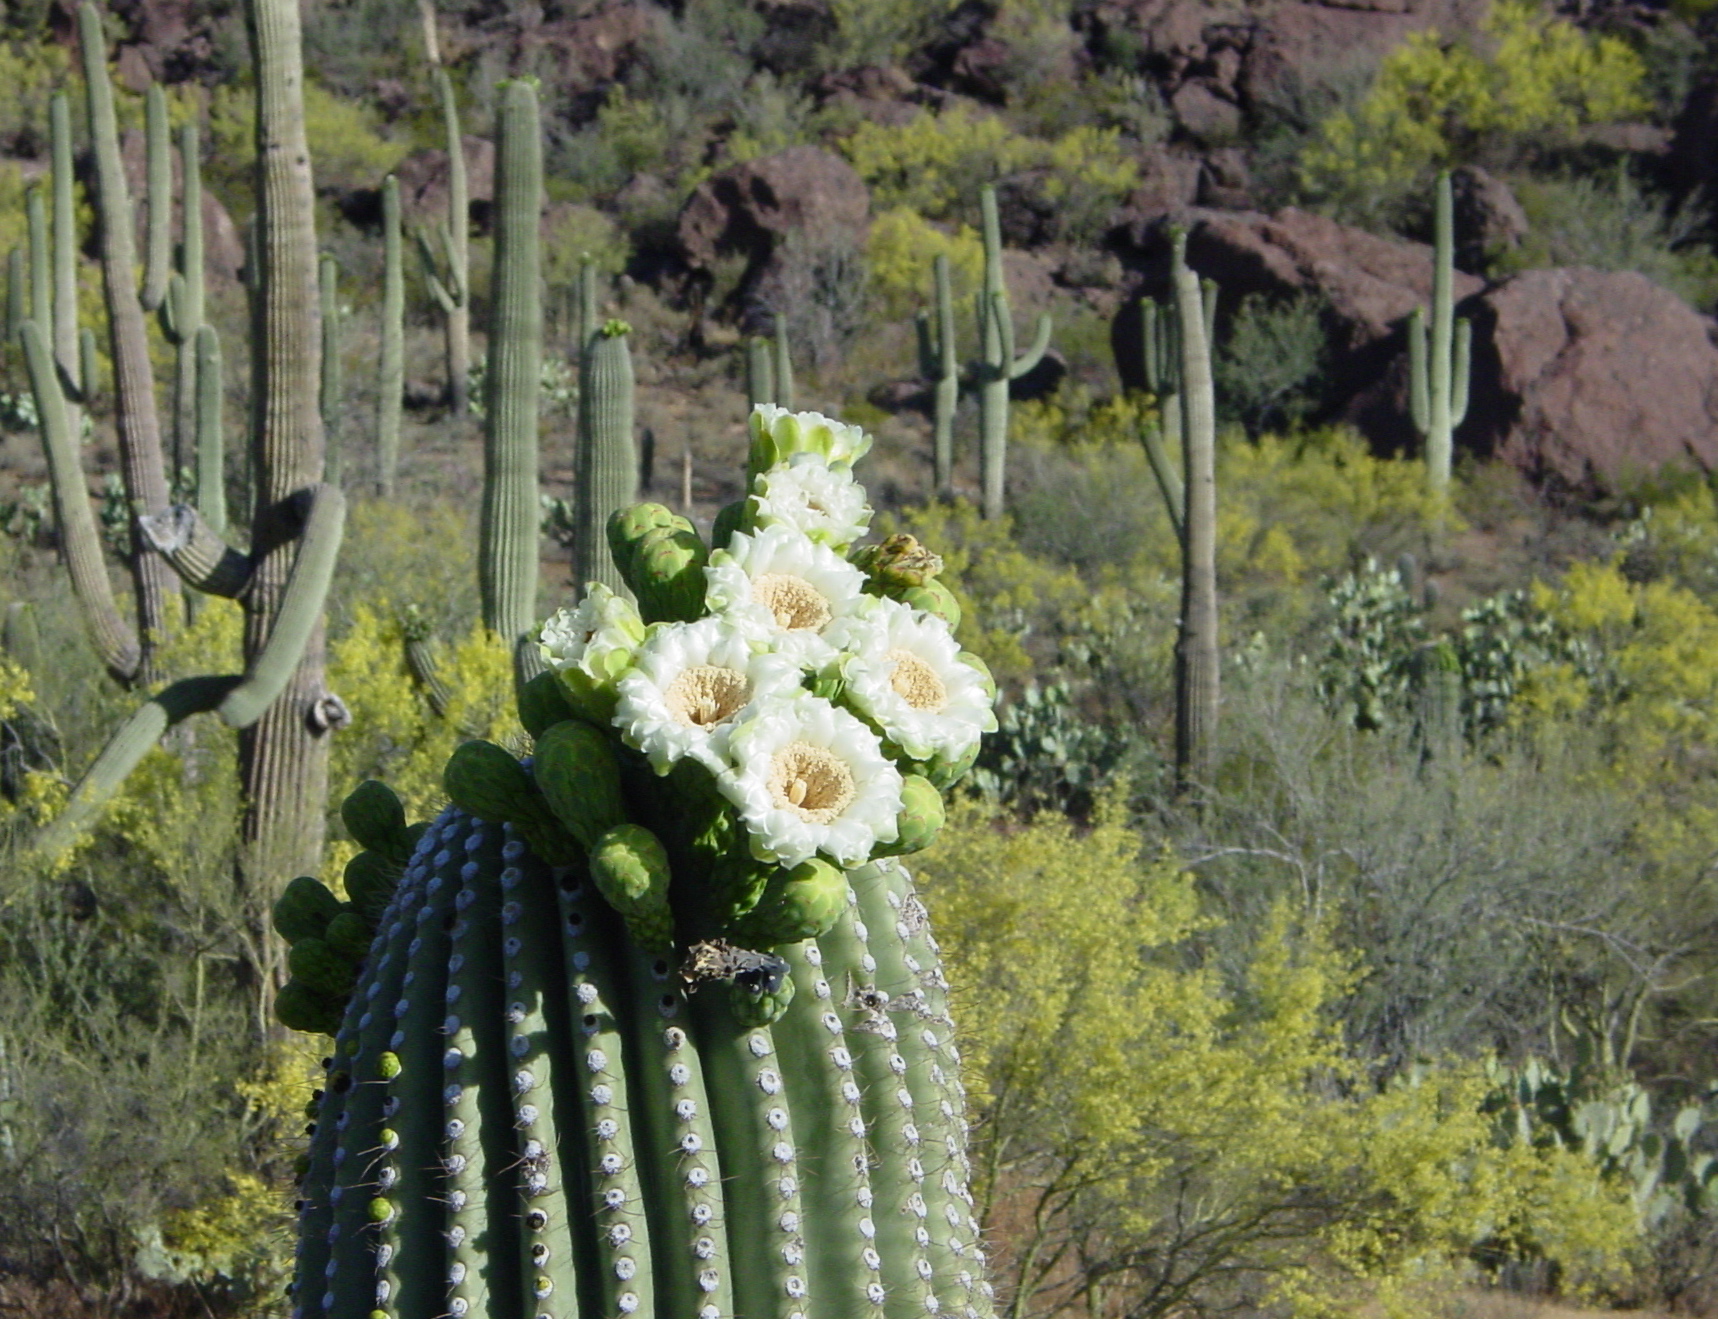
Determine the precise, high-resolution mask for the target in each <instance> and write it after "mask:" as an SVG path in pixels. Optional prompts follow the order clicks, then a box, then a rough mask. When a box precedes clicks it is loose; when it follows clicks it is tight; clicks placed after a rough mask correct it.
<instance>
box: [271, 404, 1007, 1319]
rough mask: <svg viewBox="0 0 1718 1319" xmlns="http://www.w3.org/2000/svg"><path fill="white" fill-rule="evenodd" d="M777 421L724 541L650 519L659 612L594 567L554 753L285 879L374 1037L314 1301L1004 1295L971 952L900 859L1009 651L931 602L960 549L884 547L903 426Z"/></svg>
mask: <svg viewBox="0 0 1718 1319" xmlns="http://www.w3.org/2000/svg"><path fill="white" fill-rule="evenodd" d="M752 431H753V446H752V463H751V471H752V477H753V482H752V493H751V496H750V497H749V498H748V499H747V500H746V501H745V503H744V505H743V506H742V507H740V508H739V509H738V511H736V512H731V513H729V514H728V515H726V516H725V517H724V519H723V520H722V526H723V530H722V531H721V532H720V533H719V534H718V537H717V543H716V545H715V546H714V547H708V548H707V547H705V546H704V545H702V544H701V543H699V544H696V545H695V544H693V543H692V541H695V540H696V539H697V535H696V532H695V531H693V530H692V529H691V527H690V524H687V523H685V522H684V521H683V520H682V519H677V518H675V517H673V515H671V514H669V513H667V511H666V510H661V509H654V508H650V507H647V506H641V507H639V508H634V509H630V510H625V511H623V512H621V513H617V514H616V515H615V516H614V518H613V519H612V520H611V523H610V526H609V537H610V545H611V547H612V548H613V550H614V558H615V561H616V563H617V564H619V565H620V566H621V568H622V571H623V574H624V575H625V577H626V582H627V586H628V587H629V589H630V590H631V591H632V592H633V593H635V594H636V595H637V597H638V599H639V600H640V601H641V602H642V603H643V605H644V613H643V614H642V615H641V613H640V611H639V608H638V607H636V606H634V605H633V604H632V603H631V601H630V600H628V599H626V598H624V597H622V596H620V595H617V594H616V593H614V592H612V591H610V590H608V589H607V588H605V587H602V586H600V585H594V584H593V585H592V586H591V587H590V588H589V589H588V591H587V594H586V596H585V598H584V600H583V601H582V602H581V603H580V604H579V606H578V608H577V609H574V610H570V611H563V612H562V613H560V614H557V615H556V616H555V617H554V618H551V619H550V620H549V621H548V622H547V623H546V624H544V625H543V627H542V630H541V647H542V652H543V656H544V659H545V661H546V663H547V664H548V666H549V668H550V670H551V671H550V672H549V673H545V674H542V675H539V677H538V678H536V679H535V680H533V681H532V682H531V683H530V684H528V685H527V686H526V687H525V689H524V690H523V691H522V692H521V700H520V706H521V717H522V719H523V721H524V723H525V724H526V727H527V729H528V730H529V732H530V733H531V735H532V737H533V738H534V742H535V746H534V749H533V751H534V753H533V755H531V756H530V757H527V758H525V759H524V760H520V759H517V758H515V757H514V756H513V755H512V754H510V753H509V752H507V751H505V750H503V749H502V748H499V747H495V746H492V745H489V744H486V743H467V744H466V745H465V746H464V747H462V748H461V749H460V750H459V751H458V752H456V753H455V755H454V756H453V758H452V759H451V761H450V763H449V765H448V771H447V775H446V780H445V786H446V788H447V791H448V795H449V796H450V798H451V799H452V802H453V804H452V805H451V806H450V807H449V808H448V809H447V810H445V811H443V812H442V814H441V815H440V816H439V817H438V818H437V819H436V820H435V821H434V822H432V823H430V824H429V825H428V826H427V827H422V826H419V827H418V828H420V829H421V833H418V834H414V833H413V832H412V831H411V830H409V829H408V828H407V827H406V825H405V823H404V816H403V814H402V813H400V812H399V810H398V808H397V804H394V803H393V802H392V801H391V799H389V798H388V797H387V796H386V794H385V790H383V789H381V788H380V785H377V784H366V785H364V786H363V787H362V788H361V789H360V790H359V792H358V793H356V794H354V796H353V798H352V799H350V801H349V802H348V805H347V808H346V811H345V815H346V819H347V823H348V827H349V828H350V829H351V831H352V833H353V834H354V836H355V837H357V838H358V840H359V841H360V842H361V843H363V844H364V845H365V848H366V851H365V852H364V853H362V854H361V855H360V857H359V859H358V860H357V861H354V863H353V869H350V870H349V871H348V876H347V883H348V889H349V891H352V892H353V901H352V902H351V903H349V904H346V905H345V906H343V905H342V904H341V903H340V902H339V901H337V900H336V898H335V896H334V895H333V894H332V893H329V892H328V891H327V890H326V889H322V888H321V887H320V886H319V885H315V883H314V881H308V880H300V881H296V882H295V885H294V886H293V887H292V888H289V889H288V891H287V894H286V896H285V897H284V898H283V899H282V904H281V909H280V911H279V912H278V914H277V923H278V924H279V927H280V929H281V932H282V933H283V934H284V935H285V936H286V937H287V938H289V939H291V940H293V941H294V943H293V968H294V971H295V975H296V974H297V973H298V972H299V970H300V964H301V963H302V969H303V977H302V979H295V980H294V982H293V984H292V985H289V986H288V988H287V991H286V992H283V994H282V1002H283V1005H284V1006H283V1009H282V1014H283V1016H284V1017H287V1018H288V1022H289V1024H292V1025H296V1026H299V1027H300V1028H302V1029H313V1030H314V1029H323V1030H327V1031H329V1032H330V1033H333V1034H334V1035H335V1042H334V1047H333V1050H332V1056H331V1057H330V1058H329V1060H328V1063H327V1079H326V1082H325V1086H324V1088H323V1090H322V1091H321V1092H320V1094H319V1097H318V1101H317V1104H316V1106H315V1113H314V1116H315V1123H314V1128H313V1136H312V1140H311V1144H310V1149H309V1153H308V1156H307V1158H306V1160H305V1164H304V1172H303V1180H302V1189H301V1200H300V1220H299V1222H300V1225H299V1239H298V1259H297V1268H296V1275H295V1283H294V1288H293V1312H294V1314H295V1315H298V1316H304V1317H305V1319H308V1317H309V1316H321V1315H339V1316H344V1315H353V1316H359V1317H361V1319H364V1317H368V1319H378V1317H383V1316H397V1319H440V1317H441V1316H455V1317H459V1316H468V1315H485V1316H503V1315H505V1316H509V1317H510V1319H512V1317H515V1316H523V1317H524V1319H548V1317H551V1316H552V1317H554V1319H561V1317H562V1316H577V1317H578V1319H628V1317H629V1316H641V1317H643V1316H649V1317H650V1319H729V1317H730V1316H739V1317H741V1319H919V1317H921V1316H926V1315H939V1314H954V1315H959V1316H972V1317H973V1319H981V1317H985V1316H989V1315H990V1314H991V1313H992V1312H993V1308H994V1307H993V1304H992V1301H991V1296H990V1288H989V1285H988V1283H987V1282H986V1281H985V1276H984V1261H983V1257H982V1254H981V1251H980V1249H979V1243H978V1225H977V1223H976V1221H975V1220H974V1217H973V1210H972V1200H971V1197H970V1195H969V1193H968V1191H967V1161H966V1128H965V1124H964V1117H963V1093H962V1090H961V1086H960V1081H959V1076H958V1069H957V1056H956V1052H955V1047H954V1042H953V1027H952V1025H951V1023H950V1021H949V1018H948V1009H947V985H946V982H945V981H944V978H943V974H942V971H941V969H940V965H939V962H938V958H937V949H936V943H935V941H934V940H933V939H932V937H931V934H930V931H929V929H928V928H927V924H926V918H925V911H924V908H923V906H922V905H921V904H920V902H919V900H918V898H917V897H916V896H915V893H914V889H913V884H912V881H911V879H910V878H909V876H908V873H907V871H906V869H905V868H904V867H903V866H902V864H901V863H900V861H898V860H897V859H895V858H896V857H898V856H900V855H902V854H905V853H909V852H912V851H915V850H917V849H919V848H922V847H924V846H925V845H926V844H928V843H929V842H930V841H931V839H932V838H933V837H934V836H935V834H936V831H937V829H938V828H939V827H940V825H941V823H942V814H943V809H942V797H941V792H940V789H942V788H946V787H947V786H948V785H949V784H950V783H952V782H953V781H954V780H955V779H956V778H958V777H959V775H960V774H962V773H964V772H965V769H966V767H967V766H969V765H970V764H971V762H972V759H973V756H974V755H975V754H976V751H977V746H978V740H979V737H980V735H981V734H982V733H984V732H986V731H989V730H990V729H992V728H994V726H995V720H994V718H993V717H992V715H991V703H992V699H993V695H994V688H993V686H992V684H991V682H990V679H989V676H988V675H987V674H986V673H985V672H984V670H983V667H982V665H980V664H978V663H977V661H975V660H973V659H972V658H971V657H970V656H966V655H964V654H963V653H962V652H960V651H959V648H958V647H957V645H956V644H955V642H954V640H953V637H952V635H951V633H950V630H949V626H948V624H947V622H946V621H944V620H943V619H942V618H940V617H938V616H937V615H936V614H935V613H933V612H928V611H927V610H926V609H924V608H919V607H915V605H914V604H913V603H911V602H910V597H911V596H912V595H913V593H915V592H921V593H922V592H924V590H925V588H926V587H927V586H930V585H935V582H934V576H935V571H936V570H937V568H938V567H940V564H939V563H938V562H937V561H936V559H935V556H934V555H930V554H928V553H924V552H921V551H919V550H918V548H917V547H916V546H907V545H905V544H902V543H895V544H893V545H891V547H890V552H889V553H888V554H886V555H881V556H879V555H878V554H877V553H865V552H858V553H855V552H854V551H853V550H852V545H853V542H854V541H856V540H857V539H858V538H859V537H860V535H862V534H863V532H864V529H865V525H866V521H867V519H868V518H869V515H870V510H869V508H868V507H866V505H865V500H864V493H863V491H862V490H861V489H860V488H859V486H858V485H857V484H856V483H855V482H854V480H853V476H852V472H851V464H852V463H853V462H854V461H855V460H856V459H858V458H859V457H860V456H862V455H863V453H864V451H865V449H866V448H867V447H868V446H869V443H870V441H869V439H868V438H867V437H865V436H864V435H863V434H862V433H861V432H860V431H859V430H858V429H857V428H855V427H849V426H845V425H843V424H841V423H838V422H831V421H829V420H827V419H826V418H824V417H821V416H819V415H817V414H815V413H804V414H790V413H787V412H786V411H785V410H783V409H781V408H776V407H771V406H765V407H760V408H758V409H757V410H755V411H754V413H753V416H752ZM688 537H691V540H688ZM856 561H857V562H858V563H859V564H863V565H864V566H863V568H862V567H860V566H856ZM689 569H691V571H689ZM408 842H409V843H410V844H411V849H410V851H409V854H408V855H405V856H403V857H402V856H401V853H400V849H401V847H402V845H404V844H406V843H408ZM365 857H370V858H372V859H371V860H369V861H365V860H364V858H365ZM397 862H403V864H397ZM360 863H362V864H360ZM354 881H356V884H355V886H354ZM390 885H391V887H389V886H390ZM360 893H361V894H362V897H360ZM359 934H362V935H364V936H366V937H367V938H368V943H367V945H362V946H359V947H357V948H356V952H357V956H354V951H355V944H354V939H355V936H357V935H359ZM301 949H305V950H307V951H305V952H303V953H301V952H300V950H301ZM345 995H349V997H346V1001H345V1002H344V1004H342V997H343V996H345Z"/></svg>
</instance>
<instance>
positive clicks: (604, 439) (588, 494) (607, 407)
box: [573, 321, 638, 592]
mask: <svg viewBox="0 0 1718 1319" xmlns="http://www.w3.org/2000/svg"><path fill="white" fill-rule="evenodd" d="M632 420H633V375H632V353H631V350H630V349H629V348H628V347H627V326H626V323H625V322H624V321H610V322H609V323H608V324H607V325H605V326H603V327H602V329H600V330H599V331H597V333H596V334H594V335H593V336H592V337H591V340H590V343H589V344H588V345H587V347H586V351H585V362H584V371H583V378H582V379H581V380H580V382H579V452H578V458H577V468H578V471H579V484H578V490H577V492H576V494H577V499H576V501H575V505H574V511H573V518H574V529H573V536H574V541H573V556H574V557H573V573H574V580H576V581H580V582H592V581H594V582H602V583H603V584H604V585H605V586H608V587H610V588H611V589H612V590H615V591H617V592H624V591H625V590H626V583H625V580H624V578H623V577H622V576H621V572H620V569H619V568H618V567H617V566H616V565H615V562H614V553H613V551H612V550H610V548H609V543H608V518H609V514H611V513H613V512H614V511H615V510H616V509H618V508H625V507H627V506H628V505H629V504H632V503H635V502H636V501H637V498H638V458H637V455H636V450H635V447H634V444H633V438H632V430H633V427H632Z"/></svg>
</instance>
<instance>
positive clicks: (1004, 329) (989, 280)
mask: <svg viewBox="0 0 1718 1319" xmlns="http://www.w3.org/2000/svg"><path fill="white" fill-rule="evenodd" d="M979 200H980V206H981V210H982V220H983V233H984V288H983V291H982V292H980V293H979V295H978V342H979V358H978V361H977V362H976V363H974V364H973V376H974V378H975V380H976V381H977V383H978V462H979V471H980V479H981V485H982V492H983V498H982V503H981V505H980V508H981V511H982V512H983V514H984V516H985V517H987V518H999V517H1001V516H1002V511H1003V505H1004V502H1005V500H1006V494H1007V484H1008V387H1009V385H1010V383H1012V382H1013V381H1015V380H1017V379H1019V378H1020V377H1021V376H1023V375H1025V374H1026V373H1027V372H1028V371H1030V370H1031V369H1032V368H1033V367H1035V366H1037V365H1038V363H1039V362H1040V361H1042V360H1043V357H1044V353H1045V351H1046V350H1047V349H1048V348H1049V346H1050V324H1051V323H1050V317H1049V316H1048V315H1047V314H1046V315H1040V316H1039V318H1038V331H1037V334H1036V335H1035V336H1034V338H1033V340H1032V345H1031V347H1029V348H1028V349H1027V350H1026V351H1025V352H1024V353H1022V354H1020V355H1019V356H1015V353H1014V314H1013V312H1012V311H1011V310H1010V309H1009V306H1008V288H1007V285H1006V283H1005V282H1004V279H1003V271H1002V223H1001V220H1000V218H999V216H998V214H997V210H996V190H995V189H994V188H991V187H989V186H986V187H985V188H984V190H983V191H982V192H981V193H980V194H979Z"/></svg>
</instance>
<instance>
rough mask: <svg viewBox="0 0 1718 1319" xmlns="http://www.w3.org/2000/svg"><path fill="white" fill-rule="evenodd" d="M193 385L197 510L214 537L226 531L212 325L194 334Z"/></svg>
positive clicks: (221, 399) (217, 356)
mask: <svg viewBox="0 0 1718 1319" xmlns="http://www.w3.org/2000/svg"><path fill="white" fill-rule="evenodd" d="M195 352H196V358H195V361H196V366H195V368H194V371H193V378H194V379H195V381H196V384H197V398H196V406H195V410H194V414H193V415H194V419H195V427H196V430H195V434H196V437H197V439H196V444H197V512H198V513H200V514H201V515H202V518H203V521H204V522H205V523H207V524H208V526H209V529H210V530H211V531H212V532H214V534H215V535H217V536H223V535H225V534H226V530H227V474H226V429H225V425H224V419H223V416H222V412H223V408H224V403H225V389H224V388H223V386H224V383H225V382H224V379H223V376H222V370H221V337H220V335H219V334H218V333H216V331H215V327H214V326H212V325H199V326H198V327H197V335H196V348H195Z"/></svg>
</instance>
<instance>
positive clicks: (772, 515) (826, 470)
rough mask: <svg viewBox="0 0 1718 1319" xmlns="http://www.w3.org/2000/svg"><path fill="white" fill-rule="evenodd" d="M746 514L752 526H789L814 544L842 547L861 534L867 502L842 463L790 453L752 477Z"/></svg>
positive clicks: (867, 520)
mask: <svg viewBox="0 0 1718 1319" xmlns="http://www.w3.org/2000/svg"><path fill="white" fill-rule="evenodd" d="M746 516H747V519H748V521H749V523H750V525H751V526H753V527H789V528H791V529H793V530H794V531H801V532H804V533H805V534H806V535H807V536H808V537H810V538H811V539H812V540H814V541H816V542H817V543H818V544H820V545H828V546H829V547H830V548H831V549H834V550H845V549H846V548H847V547H848V546H849V545H851V544H852V543H853V542H854V541H856V540H858V539H859V537H861V536H863V535H864V534H865V528H866V527H867V526H869V525H870V522H871V507H870V505H868V504H867V503H866V502H865V490H864V488H863V487H862V486H861V485H860V484H859V483H858V482H857V481H855V480H854V479H853V473H852V472H851V471H850V470H848V469H847V468H846V467H831V466H830V465H829V464H828V463H826V462H824V460H823V459H822V458H821V457H819V456H818V455H817V454H814V453H796V454H794V456H793V457H791V458H789V459H788V460H787V461H786V462H785V463H781V464H778V465H777V466H775V467H772V468H770V469H769V471H767V472H761V473H759V475H758V478H757V480H755V481H753V482H752V496H751V499H750V501H749V502H748V504H747V507H746Z"/></svg>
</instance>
